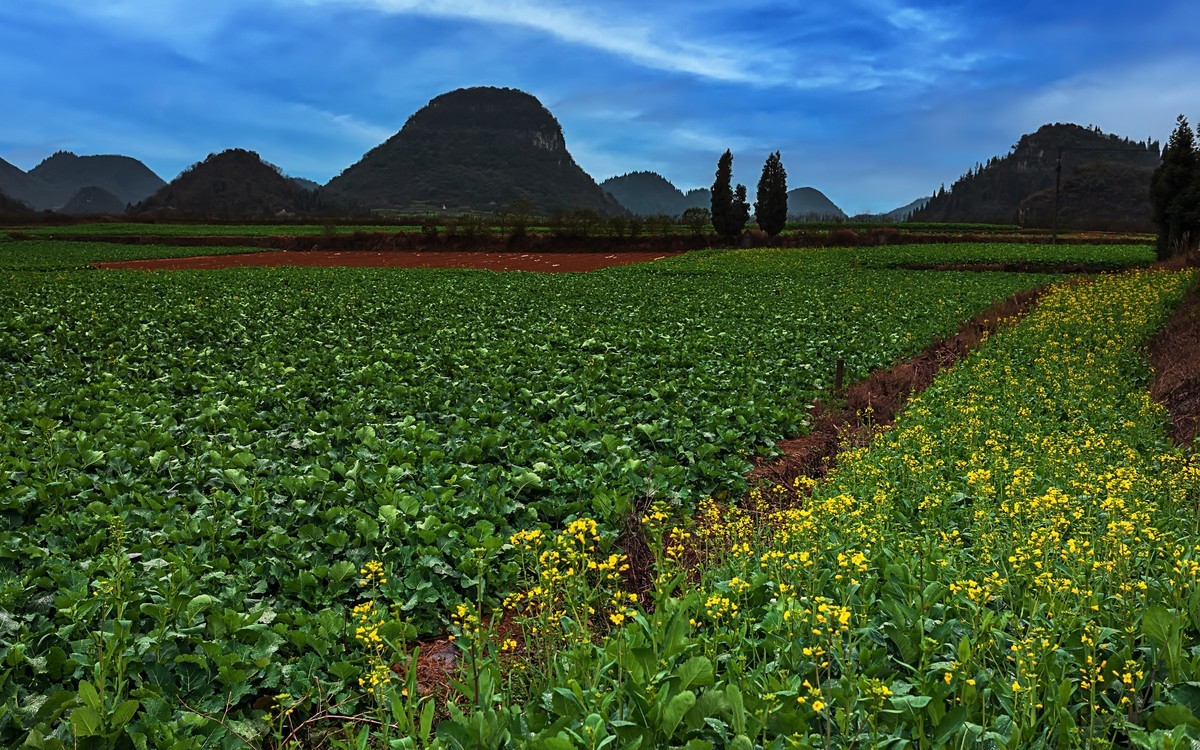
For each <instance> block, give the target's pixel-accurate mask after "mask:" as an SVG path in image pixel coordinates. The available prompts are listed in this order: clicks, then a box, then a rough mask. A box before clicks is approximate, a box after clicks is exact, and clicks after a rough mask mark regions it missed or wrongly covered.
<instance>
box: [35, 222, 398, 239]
mask: <svg viewBox="0 0 1200 750" xmlns="http://www.w3.org/2000/svg"><path fill="white" fill-rule="evenodd" d="M418 229H420V227H418V226H416V225H404V224H395V223H392V224H330V225H328V226H325V225H322V224H146V223H141V222H106V223H101V224H66V225H53V226H31V227H28V228H24V229H21V230H20V231H21V232H22V233H24V234H30V235H35V236H46V235H60V236H67V235H71V236H83V235H96V236H105V235H108V236H136V237H271V236H279V235H295V236H308V235H313V236H316V235H321V234H328V233H331V232H332V233H333V234H354V233H355V232H401V231H416V230H418Z"/></svg>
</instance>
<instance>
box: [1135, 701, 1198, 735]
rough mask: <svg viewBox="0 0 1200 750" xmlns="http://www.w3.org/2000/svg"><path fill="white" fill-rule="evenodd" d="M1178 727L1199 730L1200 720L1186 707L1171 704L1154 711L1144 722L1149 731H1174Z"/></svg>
mask: <svg viewBox="0 0 1200 750" xmlns="http://www.w3.org/2000/svg"><path fill="white" fill-rule="evenodd" d="M1179 726H1188V727H1194V728H1200V719H1197V718H1196V715H1195V714H1194V713H1192V710H1191V709H1190V708H1188V707H1187V706H1184V705H1181V704H1179V703H1172V704H1170V705H1168V706H1159V707H1158V708H1156V709H1154V711H1153V712H1152V713H1151V714H1150V717H1149V718H1148V719H1147V720H1146V727H1147V728H1149V729H1174V728H1175V727H1179Z"/></svg>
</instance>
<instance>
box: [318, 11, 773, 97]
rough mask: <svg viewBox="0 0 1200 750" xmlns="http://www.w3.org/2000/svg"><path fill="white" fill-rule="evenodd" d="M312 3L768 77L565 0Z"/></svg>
mask: <svg viewBox="0 0 1200 750" xmlns="http://www.w3.org/2000/svg"><path fill="white" fill-rule="evenodd" d="M306 2H308V3H309V4H318V5H319V4H328V3H330V2H334V3H341V4H355V5H360V6H367V7H372V8H376V9H378V10H380V11H383V12H386V13H397V14H413V15H422V16H429V17H435V18H457V19H465V20H471V21H479V22H482V23H492V24H504V25H510V26H519V27H524V28H528V29H532V30H534V31H538V32H542V33H545V34H548V35H549V36H552V37H554V38H556V39H560V40H562V41H564V42H568V43H571V44H579V45H582V46H585V47H591V48H593V49H598V50H601V51H604V52H608V53H611V54H614V55H617V56H620V57H625V58H628V59H630V60H632V61H634V62H636V63H638V64H640V65H644V66H646V67H649V68H654V69H657V70H665V71H671V72H676V73H686V74H690V75H695V76H698V77H701V78H707V79H711V80H718V81H730V82H737V83H766V82H768V81H766V80H764V78H763V77H762V76H761V75H760V74H758V73H755V72H754V69H755V68H756V66H754V65H752V64H750V63H751V57H752V56H749V55H746V54H745V53H744V52H743V51H738V50H733V49H726V48H723V47H721V46H720V45H714V44H711V43H709V41H707V40H706V41H705V42H704V43H695V42H691V41H687V40H683V39H679V38H676V37H674V36H673V35H672V34H671V33H670V32H669V31H667V30H665V29H664V28H663V24H655V25H653V26H651V25H643V24H637V23H629V22H615V23H614V22H612V21H611V20H610V19H607V18H604V17H602V16H601V15H599V14H596V13H585V12H583V11H581V10H579V9H576V8H571V7H567V6H564V5H548V4H544V3H540V2H527V1H524V0H306Z"/></svg>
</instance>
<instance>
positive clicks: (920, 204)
mask: <svg viewBox="0 0 1200 750" xmlns="http://www.w3.org/2000/svg"><path fill="white" fill-rule="evenodd" d="M928 202H929V198H917V199H916V200H915V201H913V202H912V203H909V204H907V205H904V206H901V207H900V208H893V209H892V210H891V211H888V212H887V213H886V214H884V217H885V218H887V219H888V220H889V221H905V220H906V219H908V217H909V216H911V215H912V213H913V212H914V211H916V210H918V209H921V208H925V204H926V203H928Z"/></svg>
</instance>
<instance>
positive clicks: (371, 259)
mask: <svg viewBox="0 0 1200 750" xmlns="http://www.w3.org/2000/svg"><path fill="white" fill-rule="evenodd" d="M672 255H678V253H676V252H669V251H662V252H636V251H634V252H619V253H603V252H597V253H522V252H478V251H368V250H303V251H292V250H273V251H266V252H261V253H238V254H235V255H198V256H195V257H192V258H160V259H157V260H127V261H120V262H113V263H97V264H96V265H97V266H99V267H100V268H125V269H140V270H143V271H177V270H183V269H204V270H212V269H218V268H233V267H241V266H320V267H347V268H351V267H352V268H481V269H486V270H489V271H541V272H543V273H565V272H568V271H595V270H597V269H600V268H607V267H609V266H621V265H628V264H630V263H645V262H647V261H652V260H661V259H663V258H666V257H669V256H672Z"/></svg>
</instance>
